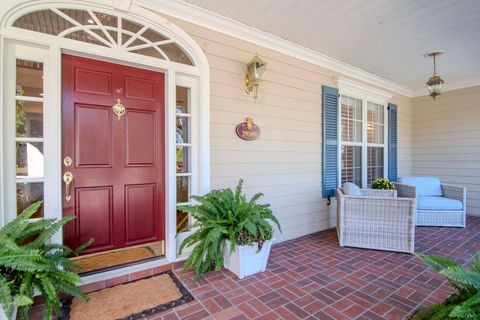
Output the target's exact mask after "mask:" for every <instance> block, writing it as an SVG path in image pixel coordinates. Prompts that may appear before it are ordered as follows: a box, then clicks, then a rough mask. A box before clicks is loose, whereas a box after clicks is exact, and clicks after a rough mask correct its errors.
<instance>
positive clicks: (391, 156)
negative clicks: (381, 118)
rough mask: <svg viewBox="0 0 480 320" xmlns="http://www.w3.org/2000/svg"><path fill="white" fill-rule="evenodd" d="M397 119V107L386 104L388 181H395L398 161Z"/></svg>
mask: <svg viewBox="0 0 480 320" xmlns="http://www.w3.org/2000/svg"><path fill="white" fill-rule="evenodd" d="M397 131H398V117H397V106H396V105H394V104H392V103H389V104H388V180H390V181H397V174H398V173H397V172H398V159H397V142H398V134H397Z"/></svg>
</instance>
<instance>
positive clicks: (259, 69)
mask: <svg viewBox="0 0 480 320" xmlns="http://www.w3.org/2000/svg"><path fill="white" fill-rule="evenodd" d="M266 66H267V64H266V63H265V62H263V60H262V59H260V57H259V56H258V54H256V53H255V56H254V57H253V59H252V60H250V62H249V63H248V64H247V75H246V76H245V86H244V88H245V92H246V93H247V94H248V95H251V94H252V93H253V99H254V100H256V99H257V96H258V85H259V84H260V81H261V80H262V79H263V77H264V76H265V72H266V71H267V67H266Z"/></svg>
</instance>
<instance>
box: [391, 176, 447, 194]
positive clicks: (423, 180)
mask: <svg viewBox="0 0 480 320" xmlns="http://www.w3.org/2000/svg"><path fill="white" fill-rule="evenodd" d="M399 180H400V181H399V182H400V183H402V184H408V185H411V186H415V187H417V192H418V195H419V196H436V197H441V196H443V192H442V186H441V185H440V179H438V178H437V177H403V178H400V179H399Z"/></svg>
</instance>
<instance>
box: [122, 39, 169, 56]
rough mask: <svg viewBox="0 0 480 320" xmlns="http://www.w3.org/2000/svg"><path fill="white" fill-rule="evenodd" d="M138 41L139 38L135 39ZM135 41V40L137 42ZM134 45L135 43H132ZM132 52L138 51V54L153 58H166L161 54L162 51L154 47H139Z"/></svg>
mask: <svg viewBox="0 0 480 320" xmlns="http://www.w3.org/2000/svg"><path fill="white" fill-rule="evenodd" d="M135 41H137V40H135ZM135 41H134V42H135ZM132 46H133V45H132ZM130 52H133V53H137V54H141V55H143V56H147V57H153V58H157V59H163V60H165V58H164V57H163V56H162V55H161V54H160V52H158V51H157V50H155V49H154V48H152V47H150V48H143V49H137V50H132V51H130Z"/></svg>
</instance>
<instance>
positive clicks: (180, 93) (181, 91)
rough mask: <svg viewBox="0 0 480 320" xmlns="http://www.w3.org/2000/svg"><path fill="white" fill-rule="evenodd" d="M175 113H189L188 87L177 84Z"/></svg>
mask: <svg viewBox="0 0 480 320" xmlns="http://www.w3.org/2000/svg"><path fill="white" fill-rule="evenodd" d="M176 112H177V113H190V89H189V88H185V87H179V86H177V110H176Z"/></svg>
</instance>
